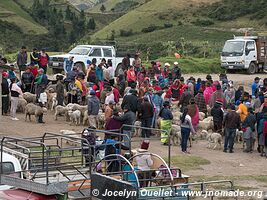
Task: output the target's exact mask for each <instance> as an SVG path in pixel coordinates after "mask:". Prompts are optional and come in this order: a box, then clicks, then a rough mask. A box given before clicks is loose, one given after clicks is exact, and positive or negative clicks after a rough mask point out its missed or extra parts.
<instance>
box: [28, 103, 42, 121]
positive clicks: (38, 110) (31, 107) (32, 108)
mask: <svg viewBox="0 0 267 200" xmlns="http://www.w3.org/2000/svg"><path fill="white" fill-rule="evenodd" d="M46 112H47V109H46V108H45V107H40V106H37V105H35V104H33V103H29V104H27V105H26V107H25V121H27V116H29V120H30V121H31V115H34V116H35V117H36V120H38V117H39V116H41V115H43V114H45V113H46Z"/></svg>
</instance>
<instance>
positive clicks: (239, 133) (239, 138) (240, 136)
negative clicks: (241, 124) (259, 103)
mask: <svg viewBox="0 0 267 200" xmlns="http://www.w3.org/2000/svg"><path fill="white" fill-rule="evenodd" d="M243 134H244V133H243V131H239V130H238V129H236V135H235V142H236V143H241V142H242V141H243Z"/></svg>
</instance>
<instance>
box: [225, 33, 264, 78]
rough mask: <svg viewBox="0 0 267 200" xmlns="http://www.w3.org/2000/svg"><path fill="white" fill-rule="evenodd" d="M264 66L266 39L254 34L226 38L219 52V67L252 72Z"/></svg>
mask: <svg viewBox="0 0 267 200" xmlns="http://www.w3.org/2000/svg"><path fill="white" fill-rule="evenodd" d="M264 66H266V40H265V39H262V38H258V37H254V36H249V37H235V38H234V39H232V40H227V41H226V42H225V45H224V47H223V50H222V54H221V67H222V68H224V69H227V70H229V71H230V70H242V69H245V70H246V71H247V73H249V74H254V73H256V72H258V71H259V70H261V69H263V68H264Z"/></svg>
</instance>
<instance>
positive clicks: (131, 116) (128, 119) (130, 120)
mask: <svg viewBox="0 0 267 200" xmlns="http://www.w3.org/2000/svg"><path fill="white" fill-rule="evenodd" d="M123 110H124V114H123V115H122V116H113V118H114V119H115V120H118V121H120V122H122V124H123V125H133V124H134V122H135V120H136V115H135V113H134V112H133V111H131V109H130V106H129V105H128V104H127V105H125V106H124V108H123ZM122 132H123V134H125V135H127V136H128V137H126V136H123V140H124V145H125V146H127V147H129V146H130V142H131V137H132V127H127V126H125V127H123V130H122Z"/></svg>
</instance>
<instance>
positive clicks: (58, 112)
mask: <svg viewBox="0 0 267 200" xmlns="http://www.w3.org/2000/svg"><path fill="white" fill-rule="evenodd" d="M46 95H47V105H46V107H47V108H45V107H40V106H38V105H36V104H35V103H36V95H35V94H32V93H28V92H25V93H24V95H23V97H20V98H19V103H18V109H17V111H18V112H24V113H25V121H26V120H27V117H28V118H29V120H31V115H34V116H35V117H36V118H38V116H40V115H42V114H45V113H46V112H47V109H49V110H51V111H52V112H54V117H55V120H58V117H59V116H64V118H65V120H66V121H67V122H69V123H70V125H77V126H78V125H84V126H87V125H88V111H87V105H79V104H68V105H66V106H60V105H57V102H56V93H54V92H53V89H51V88H50V89H47V90H46ZM118 106H119V105H118ZM172 112H173V116H174V119H173V123H172V129H171V141H172V144H173V145H179V144H180V141H181V127H180V116H181V115H182V113H181V112H180V111H179V110H178V108H177V107H176V106H175V105H173V107H172ZM208 113H210V109H208ZM199 119H200V121H199V127H198V133H197V134H196V135H195V136H194V138H195V139H202V140H203V139H206V140H207V141H208V147H209V148H211V145H212V144H214V146H213V149H216V148H217V146H218V145H219V146H220V147H221V145H222V142H223V138H222V135H221V134H220V133H215V132H213V131H212V130H213V118H212V116H208V117H206V118H205V114H204V113H202V112H200V113H199ZM97 122H98V123H97V128H98V129H103V128H104V125H105V116H104V113H103V111H102V110H101V109H100V113H99V115H98V120H97ZM134 125H135V126H136V127H140V128H135V134H134V135H135V136H140V135H141V122H140V121H136V122H135V124H134ZM157 128H158V129H160V123H159V120H158V122H157ZM192 137H193V136H192V135H191V136H190V146H192ZM241 137H242V131H237V134H236V141H237V142H239V138H241Z"/></svg>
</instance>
